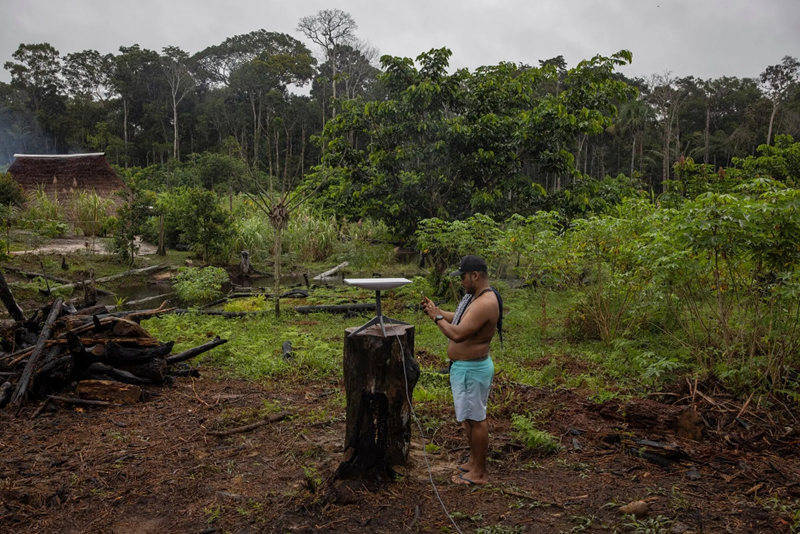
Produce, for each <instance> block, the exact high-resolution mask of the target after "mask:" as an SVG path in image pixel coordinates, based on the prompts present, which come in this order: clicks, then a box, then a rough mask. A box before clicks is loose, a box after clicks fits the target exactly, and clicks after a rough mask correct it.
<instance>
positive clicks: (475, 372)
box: [450, 356, 494, 423]
mask: <svg viewBox="0 0 800 534" xmlns="http://www.w3.org/2000/svg"><path fill="white" fill-rule="evenodd" d="M493 376H494V362H493V361H492V358H490V357H489V356H487V357H486V358H485V359H480V360H456V361H454V362H453V365H452V366H450V389H452V390H453V404H454V405H455V408H456V420H457V421H458V422H459V423H460V422H462V421H464V420H465V419H469V420H470V421H483V420H484V419H486V403H487V401H488V400H489V388H491V386H492V377H493Z"/></svg>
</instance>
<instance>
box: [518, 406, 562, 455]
mask: <svg viewBox="0 0 800 534" xmlns="http://www.w3.org/2000/svg"><path fill="white" fill-rule="evenodd" d="M511 428H512V434H513V436H514V437H515V438H516V439H517V440H518V441H519V442H520V443H522V444H523V445H525V447H526V448H527V449H528V450H530V451H533V452H536V453H539V454H554V453H556V452H558V451H559V450H561V445H560V444H559V443H558V439H556V438H555V436H553V435H552V434H550V433H548V432H545V431H543V430H539V429H538V428H536V426H535V425H534V423H533V421H531V419H530V418H529V417H527V416H525V415H521V414H514V415H512V416H511Z"/></svg>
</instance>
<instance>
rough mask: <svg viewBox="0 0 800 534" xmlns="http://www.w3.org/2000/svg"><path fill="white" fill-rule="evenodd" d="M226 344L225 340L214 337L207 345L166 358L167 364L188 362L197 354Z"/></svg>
mask: <svg viewBox="0 0 800 534" xmlns="http://www.w3.org/2000/svg"><path fill="white" fill-rule="evenodd" d="M227 342H228V340H227V339H220V338H219V337H216V338H214V339H213V340H212V341H209V342H208V343H203V344H202V345H199V346H197V347H194V348H191V349H188V350H185V351H183V352H179V353H178V354H174V355H172V356H170V357H168V358H167V363H168V364H170V365H174V364H176V363H179V362H183V361H186V360H190V359H192V358H194V357H195V356H197V355H199V354H202V353H204V352H206V351H209V350H211V349H213V348H214V347H216V346H219V345H222V344H223V343H227Z"/></svg>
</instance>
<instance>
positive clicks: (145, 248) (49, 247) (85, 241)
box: [11, 237, 156, 256]
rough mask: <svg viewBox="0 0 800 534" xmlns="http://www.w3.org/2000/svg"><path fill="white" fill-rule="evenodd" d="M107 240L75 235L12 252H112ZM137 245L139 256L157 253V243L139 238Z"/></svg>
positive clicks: (17, 253)
mask: <svg viewBox="0 0 800 534" xmlns="http://www.w3.org/2000/svg"><path fill="white" fill-rule="evenodd" d="M107 242H108V241H107V240H103V239H95V240H94V242H93V241H92V239H91V238H84V237H74V238H64V239H51V240H49V241H47V242H45V243H42V244H41V245H39V246H37V247H36V248H34V249H31V250H15V251H12V252H11V254H12V255H13V256H18V255H20V254H70V253H73V252H92V253H94V254H111V252H109V251H108V249H107V248H106V243H107ZM137 245H138V246H139V251H138V252H137V253H136V255H137V256H149V255H152V254H155V253H156V247H155V245H151V244H150V243H145V242H144V241H142V240H141V239H139V238H137Z"/></svg>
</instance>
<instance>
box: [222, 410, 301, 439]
mask: <svg viewBox="0 0 800 534" xmlns="http://www.w3.org/2000/svg"><path fill="white" fill-rule="evenodd" d="M288 415H289V414H288V413H287V412H282V413H279V414H275V415H271V416H269V417H267V418H266V419H264V420H263V421H259V422H258V423H252V424H250V425H244V426H239V427H236V428H231V429H230V430H221V431H210V432H208V435H210V436H217V437H220V438H221V437H225V436H231V435H233V434H241V433H242V432H249V431H251V430H254V429H256V428H258V427H261V426H264V425H268V424H270V423H275V422H277V421H281V420H282V419H285V418H286V417H287V416H288Z"/></svg>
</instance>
